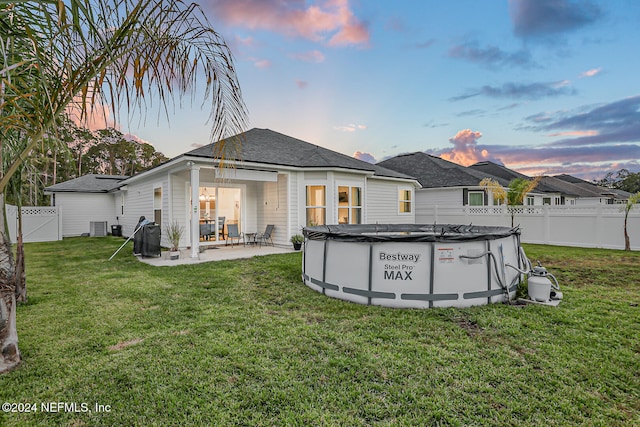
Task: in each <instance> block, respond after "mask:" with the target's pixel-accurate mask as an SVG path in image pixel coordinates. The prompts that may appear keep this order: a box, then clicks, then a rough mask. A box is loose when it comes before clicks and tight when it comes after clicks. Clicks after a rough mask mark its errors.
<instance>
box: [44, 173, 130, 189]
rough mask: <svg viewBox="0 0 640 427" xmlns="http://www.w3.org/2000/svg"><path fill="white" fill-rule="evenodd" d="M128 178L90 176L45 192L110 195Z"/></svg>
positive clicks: (55, 186) (56, 185) (57, 185)
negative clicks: (110, 192) (109, 193)
mask: <svg viewBox="0 0 640 427" xmlns="http://www.w3.org/2000/svg"><path fill="white" fill-rule="evenodd" d="M126 178H128V177H127V176H122V175H97V174H88V175H83V176H81V177H79V178H75V179H72V180H69V181H65V182H61V183H59V184H55V185H52V186H49V187H46V188H45V189H44V191H46V192H49V193H64V192H81V193H108V192H109V191H112V190H115V189H117V188H118V187H120V183H121V182H122V181H123V180H125V179H126Z"/></svg>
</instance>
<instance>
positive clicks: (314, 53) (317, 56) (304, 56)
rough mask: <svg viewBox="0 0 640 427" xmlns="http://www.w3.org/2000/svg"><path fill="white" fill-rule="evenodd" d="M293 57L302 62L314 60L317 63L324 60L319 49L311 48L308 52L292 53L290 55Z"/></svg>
mask: <svg viewBox="0 0 640 427" xmlns="http://www.w3.org/2000/svg"><path fill="white" fill-rule="evenodd" d="M291 57H292V58H293V59H297V60H298V61H304V62H315V63H317V64H319V63H320V62H324V54H323V53H322V52H320V51H319V50H311V51H309V52H302V53H294V54H292V55H291Z"/></svg>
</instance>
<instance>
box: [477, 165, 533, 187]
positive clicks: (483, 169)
mask: <svg viewBox="0 0 640 427" xmlns="http://www.w3.org/2000/svg"><path fill="white" fill-rule="evenodd" d="M469 168H470V169H473V170H475V171H478V172H480V173H483V174H485V175H486V174H488V175H491V176H496V177H498V178H502V179H504V180H506V181H507V183H508V182H509V181H512V180H514V179H516V178H524V179H530V178H529V177H528V176H526V175H524V174H521V173H520V172H516V171H514V170H513V169H509V168H508V167H506V166H503V165H499V164H497V163H494V162H489V161H486V162H478V163H475V164H473V165H471V166H469Z"/></svg>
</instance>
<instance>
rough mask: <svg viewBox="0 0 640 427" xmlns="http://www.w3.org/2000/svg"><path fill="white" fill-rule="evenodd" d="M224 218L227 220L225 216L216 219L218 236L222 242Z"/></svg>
mask: <svg viewBox="0 0 640 427" xmlns="http://www.w3.org/2000/svg"><path fill="white" fill-rule="evenodd" d="M226 218H227V217H226V216H219V217H218V236H219V238H220V239H222V240H224V220H225V219H226Z"/></svg>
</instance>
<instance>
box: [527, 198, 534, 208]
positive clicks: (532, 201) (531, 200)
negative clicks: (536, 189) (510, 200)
mask: <svg viewBox="0 0 640 427" xmlns="http://www.w3.org/2000/svg"><path fill="white" fill-rule="evenodd" d="M533 204H534V199H533V196H527V206H533Z"/></svg>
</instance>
